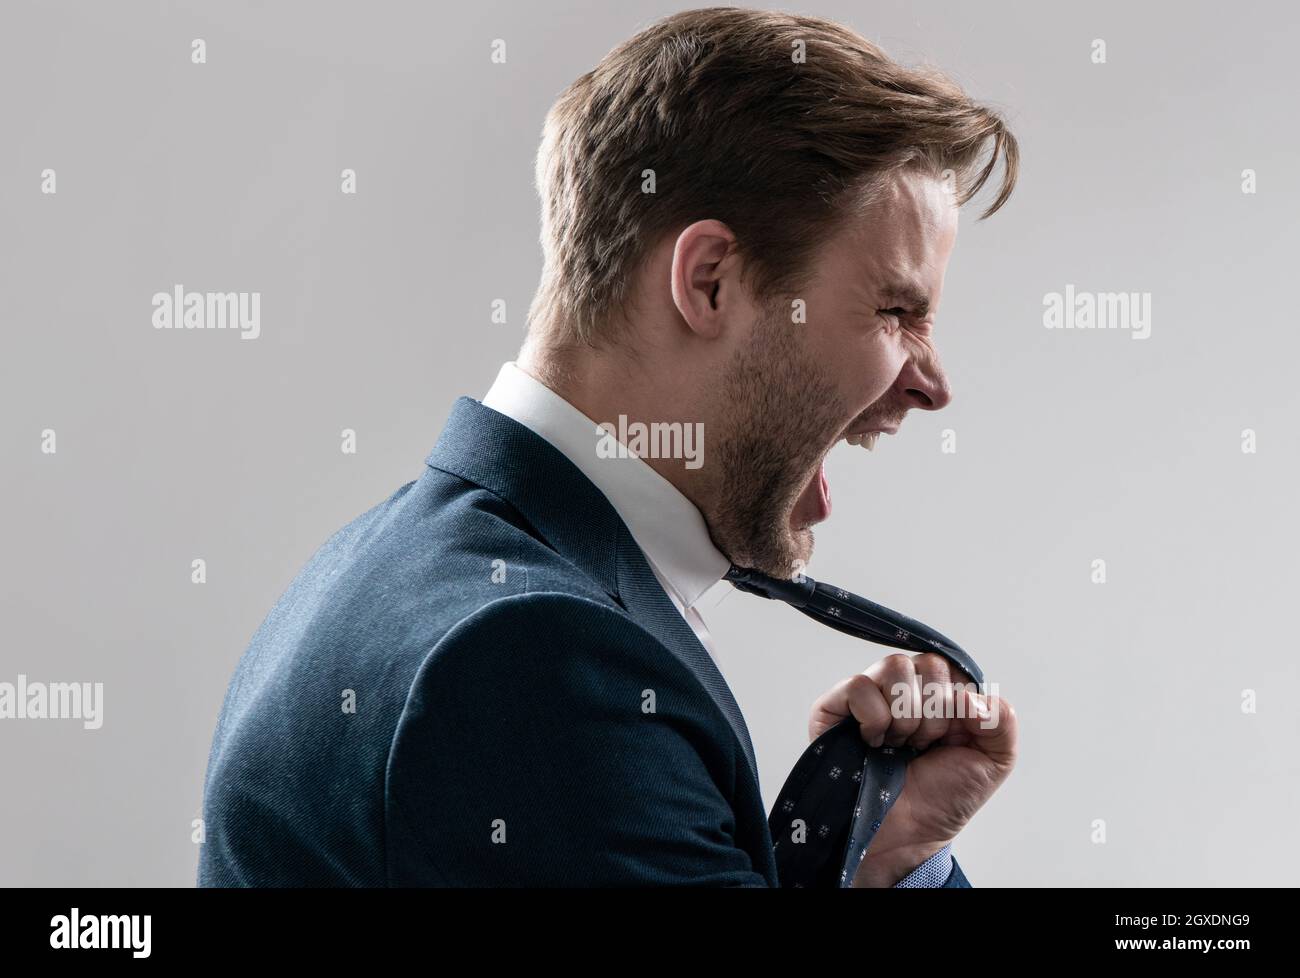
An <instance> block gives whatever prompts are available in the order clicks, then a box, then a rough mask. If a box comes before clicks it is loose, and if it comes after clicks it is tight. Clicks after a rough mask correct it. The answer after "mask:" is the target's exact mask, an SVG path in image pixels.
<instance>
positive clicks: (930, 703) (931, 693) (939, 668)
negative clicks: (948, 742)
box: [908, 652, 960, 750]
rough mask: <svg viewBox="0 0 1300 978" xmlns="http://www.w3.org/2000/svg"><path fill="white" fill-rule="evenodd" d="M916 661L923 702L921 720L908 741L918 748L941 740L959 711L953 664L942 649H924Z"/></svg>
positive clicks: (923, 748) (914, 660)
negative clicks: (954, 690)
mask: <svg viewBox="0 0 1300 978" xmlns="http://www.w3.org/2000/svg"><path fill="white" fill-rule="evenodd" d="M912 662H913V664H914V665H915V666H916V673H917V679H918V680H919V681H920V686H921V696H922V704H921V722H920V724H919V725H918V726H917V728H916V733H914V734H913V735H912V738H911V739H910V740H909V741H908V744H909V745H910V746H912V747H915V748H916V749H917V750H925V748H927V747H929V746H930V745H931V744H933V743H934V742H935V741H937V740H941V739H942V738H943V737H944V736H945V735H946V734H947V733H948V729H949V727H950V726H951V725H952V718H953V715H954V714H955V712H956V710H955V709H954V702H953V689H952V676H951V674H952V671H953V667H952V666H951V665H950V664H949V662H948V659H947V658H946V657H944V656H942V655H940V654H939V653H938V652H923V653H922V654H921V655H918V656H916V657H915V658H914V659H913V660H912ZM957 671H960V670H957Z"/></svg>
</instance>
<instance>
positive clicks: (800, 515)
mask: <svg viewBox="0 0 1300 978" xmlns="http://www.w3.org/2000/svg"><path fill="white" fill-rule="evenodd" d="M896 431H898V426H897V425H894V426H892V427H886V428H868V429H858V430H857V431H848V432H845V433H844V434H843V435H841V436H840V437H839V438H837V439H835V441H834V443H833V444H832V445H831V448H834V447H835V446H836V445H838V444H839V443H840V442H842V441H843V442H847V443H848V444H850V445H854V446H857V447H861V448H865V449H866V450H867V451H869V452H870V451H873V450H874V449H875V447H876V442H877V441H879V440H880V436H881V435H882V434H886V435H892V434H894V433H895V432H896ZM829 453H830V448H828V449H827V450H826V452H825V453H824V454H823V455H822V460H821V463H820V464H819V465H818V466H817V471H816V472H814V473H813V477H812V478H811V479H810V480H809V481H808V484H807V485H806V486H804V488H803V492H801V493H799V498H798V499H797V500H795V504H794V508H793V509H792V510H791V511H790V528H791V529H793V530H806V529H808V527H810V526H813V525H814V524H816V523H821V522H823V521H824V520H826V519H827V518H828V517H829V516H830V515H831V484H830V482H829V481H827V479H826V455H827V454H829Z"/></svg>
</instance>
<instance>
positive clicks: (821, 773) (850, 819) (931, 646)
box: [726, 566, 984, 887]
mask: <svg viewBox="0 0 1300 978" xmlns="http://www.w3.org/2000/svg"><path fill="white" fill-rule="evenodd" d="M726 579H727V580H728V581H730V582H731V583H732V584H733V585H735V586H736V587H738V588H740V590H742V591H748V592H750V593H751V594H758V595H761V596H762V597H765V598H772V599H774V600H777V601H784V602H785V603H786V604H789V605H792V606H794V607H795V608H798V609H799V610H800V611H802V612H803V613H804V614H805V615H808V616H809V617H810V618H815V619H816V620H817V621H819V622H821V623H822V624H824V625H829V626H830V627H831V628H834V629H837V630H839V631H841V632H845V633H847V634H849V635H853V636H856V637H857V638H861V639H865V640H866V641H868V642H876V643H878V644H880V645H889V646H892V647H893V648H897V649H907V650H908V651H911V652H938V653H939V654H940V655H943V656H945V657H946V658H947V659H948V661H949V662H951V663H952V664H953V665H955V666H957V667H958V668H959V669H962V670H964V671H965V672H966V674H967V675H968V676H969V677H970V678H971V679H972V680H973V681H974V682H975V683H976V684H977V685H978V686H979V688H980V689H983V687H984V673H983V672H982V671H981V670H980V667H979V666H978V665H976V664H975V660H974V659H972V658H971V657H970V656H969V655H967V654H966V652H965V651H964V650H963V649H962V648H961V646H959V645H958V644H957V643H956V642H954V641H953V640H952V639H950V638H946V637H944V636H943V635H940V634H939V633H938V632H936V631H935V630H934V629H933V628H931V627H929V626H928V625H924V624H922V623H921V622H919V621H915V620H913V619H911V618H908V617H906V616H905V615H900V614H899V613H898V612H896V611H891V610H889V609H888V608H885V607H882V606H881V605H878V604H876V603H875V602H874V601H868V600H867V599H866V598H863V597H860V596H859V595H856V594H853V593H852V592H850V591H845V590H844V589H842V588H838V587H835V586H833V585H830V584H818V583H817V582H816V581H814V580H813V579H812V578H811V577H799V578H797V579H795V580H790V581H785V580H781V579H780V578H775V577H768V576H767V575H766V574H762V573H760V572H758V571H755V570H746V569H742V568H740V567H735V566H733V567H732V568H731V570H729V571H728V572H727V576H726ZM956 678H957V677H954V679H956ZM916 755H917V751H916V750H915V749H914V748H911V747H898V748H895V747H875V748H873V747H870V746H868V745H867V744H866V742H865V741H863V739H862V735H861V734H860V733H859V730H858V722H857V720H855V719H854V718H853V717H848V718H846V719H844V720H841V721H840V722H839V723H838V724H836V725H835V726H833V727H831V729H829V730H827V731H826V732H825V733H823V734H822V735H821V736H820V737H818V738H817V739H816V740H814V741H813V742H812V743H811V744H809V745H808V749H807V750H806V751H804V753H803V756H801V757H800V758H799V761H798V763H797V764H795V766H794V769H793V770H792V771H791V772H790V776H789V777H788V778H787V779H786V782H785V785H784V786H783V787H782V788H781V793H780V794H779V795H778V796H777V799H776V804H775V805H774V806H773V807H772V814H771V815H770V817H769V818H768V826H769V828H770V829H771V833H772V839H773V840H774V841H773V845H774V847H775V855H776V864H777V873H778V877H779V879H780V881H781V885H782V886H795V887H835V886H839V887H847V886H852V885H853V878H854V876H856V875H857V870H858V866H859V864H860V863H861V862H862V857H863V856H864V855H865V854H866V851H867V846H869V845H870V844H871V840H872V838H873V837H874V836H875V834H876V830H877V829H879V828H880V824H881V823H882V822H883V821H884V820H885V815H887V814H888V813H889V809H890V808H891V807H892V806H893V804H894V801H895V800H896V799H897V798H898V794H899V792H900V791H902V790H903V773H904V771H905V770H906V767H907V762H908V761H910V760H911V759H912V758H913V757H915V756H916ZM796 819H798V820H801V821H802V823H803V824H802V826H801V832H800V834H799V836H797V837H796V835H795V833H794V823H795V820H796ZM796 838H799V839H800V840H801V841H795V840H796Z"/></svg>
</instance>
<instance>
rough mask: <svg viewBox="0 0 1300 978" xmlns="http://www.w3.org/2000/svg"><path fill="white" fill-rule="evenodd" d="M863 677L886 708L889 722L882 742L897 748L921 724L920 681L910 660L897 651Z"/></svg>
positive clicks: (907, 656)
mask: <svg viewBox="0 0 1300 978" xmlns="http://www.w3.org/2000/svg"><path fill="white" fill-rule="evenodd" d="M865 675H867V676H870V677H871V679H872V680H873V681H874V682H875V684H876V686H877V687H878V688H879V690H880V692H881V694H882V695H883V696H884V698H885V703H886V705H887V706H888V708H889V715H890V721H891V722H890V724H889V730H888V731H887V732H886V733H885V739H884V743H886V744H888V745H889V746H890V747H901V746H902V745H903V744H905V743H907V740H908V738H909V737H911V736H912V735H913V734H914V733H916V730H917V728H918V727H919V726H920V725H921V682H920V680H919V679H918V678H917V675H916V666H915V664H914V663H913V662H912V657H911V656H910V655H903V654H902V653H901V652H896V653H894V654H893V655H887V656H885V657H884V658H883V659H881V660H880V661H879V662H876V663H874V664H873V665H871V666H869V667H868V668H867V671H866V673H865ZM872 746H877V745H874V744H873V745H872Z"/></svg>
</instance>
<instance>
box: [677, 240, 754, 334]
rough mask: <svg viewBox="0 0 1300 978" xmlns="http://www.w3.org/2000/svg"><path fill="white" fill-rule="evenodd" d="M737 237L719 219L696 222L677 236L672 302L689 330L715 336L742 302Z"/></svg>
mask: <svg viewBox="0 0 1300 978" xmlns="http://www.w3.org/2000/svg"><path fill="white" fill-rule="evenodd" d="M740 269H741V259H740V255H739V254H737V253H736V236H735V235H734V234H732V233H731V228H729V227H727V225H725V224H723V223H722V222H721V221H714V220H707V221H696V222H695V223H694V224H691V225H689V226H688V227H687V228H685V229H684V230H683V231H682V233H681V234H679V235H678V236H677V241H676V243H675V244H674V245H673V256H672V291H673V304H674V305H675V306H676V307H677V311H678V312H679V313H681V316H682V319H684V320H685V321H686V325H687V326H688V327H690V329H691V330H692V331H693V332H695V333H697V334H698V335H700V336H701V337H704V338H707V339H714V338H716V337H717V336H718V335H719V334H720V333H721V332H722V327H723V323H724V321H725V319H726V318H727V317H728V316H732V317H734V316H735V314H736V307H737V304H738V303H742V302H743V301H744V299H743V296H742V293H741V285H740Z"/></svg>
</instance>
